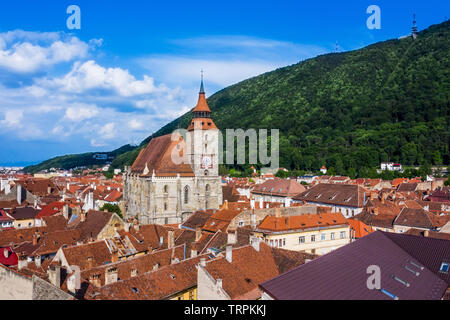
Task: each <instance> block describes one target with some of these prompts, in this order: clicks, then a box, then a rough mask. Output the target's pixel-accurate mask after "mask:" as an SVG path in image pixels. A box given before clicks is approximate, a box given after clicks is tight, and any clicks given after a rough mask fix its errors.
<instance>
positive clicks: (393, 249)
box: [260, 231, 450, 300]
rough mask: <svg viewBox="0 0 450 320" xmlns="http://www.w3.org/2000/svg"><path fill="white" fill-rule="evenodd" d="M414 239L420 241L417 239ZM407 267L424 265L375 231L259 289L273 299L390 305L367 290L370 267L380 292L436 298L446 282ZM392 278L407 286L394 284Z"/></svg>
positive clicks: (380, 295)
mask: <svg viewBox="0 0 450 320" xmlns="http://www.w3.org/2000/svg"><path fill="white" fill-rule="evenodd" d="M397 236H398V237H405V236H404V235H397ZM406 237H413V236H406ZM417 239H419V240H418V241H420V240H424V238H420V237H417ZM431 240H436V239H431ZM401 241H402V240H398V241H397V242H401ZM403 241H406V242H407V241H408V240H407V239H406V240H403ZM439 241H445V240H439ZM410 246H412V247H413V248H414V250H415V247H417V246H418V244H417V243H411V244H410ZM448 247H449V248H450V246H448ZM414 250H413V249H411V250H410V252H412V251H414ZM427 250H428V249H427ZM423 251H426V250H423ZM431 252H433V250H430V255H433V254H432V253H431ZM435 254H436V253H435ZM411 262H413V263H414V264H415V265H419V266H424V263H422V262H421V261H419V260H418V259H416V258H415V257H413V256H411V255H410V254H409V252H407V251H406V250H404V249H402V248H401V247H400V246H398V245H397V243H396V242H394V241H393V240H392V239H391V238H390V237H389V236H388V233H384V232H381V231H377V232H374V233H371V234H369V235H367V236H365V237H363V238H361V239H359V240H356V241H354V242H352V243H350V244H348V245H346V246H344V247H341V248H339V249H336V250H334V251H332V252H330V253H328V254H326V255H324V256H321V257H319V258H317V259H315V260H312V261H310V262H308V263H306V264H304V265H301V266H299V267H297V268H295V269H293V270H291V271H289V272H286V273H284V274H282V275H280V276H278V277H275V278H273V279H271V280H269V281H266V282H264V283H262V284H261V285H260V287H261V288H262V289H263V290H264V291H265V292H267V293H268V294H269V295H270V296H272V297H273V298H275V299H279V300H392V298H391V297H390V296H388V295H387V294H385V293H383V292H382V291H381V290H377V289H374V290H369V289H368V288H367V279H368V276H369V275H368V273H367V268H368V267H369V266H372V265H376V266H379V267H380V269H381V286H382V289H384V290H387V291H388V292H390V293H391V294H393V295H395V296H397V297H398V298H399V299H401V300H416V299H419V300H438V299H441V298H442V297H443V295H444V294H445V292H446V289H447V283H446V282H445V281H444V280H442V279H441V278H439V277H438V276H437V275H436V274H435V273H433V272H432V271H430V270H429V269H428V268H427V267H426V266H424V268H423V270H420V269H419V268H418V267H417V266H415V265H414V264H412V263H411ZM405 266H407V267H408V268H409V269H411V270H414V271H418V272H420V274H419V276H416V274H414V273H412V272H410V271H408V270H407V269H406V268H405ZM394 276H396V277H398V278H399V279H401V280H403V281H406V282H407V283H409V284H410V286H409V287H407V286H405V285H404V284H402V283H401V282H399V281H397V280H395V279H394V278H393V277H394Z"/></svg>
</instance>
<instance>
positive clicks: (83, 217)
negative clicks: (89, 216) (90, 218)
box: [80, 211, 86, 222]
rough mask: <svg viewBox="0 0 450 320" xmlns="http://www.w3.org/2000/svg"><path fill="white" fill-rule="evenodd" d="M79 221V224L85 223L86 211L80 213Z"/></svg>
mask: <svg viewBox="0 0 450 320" xmlns="http://www.w3.org/2000/svg"><path fill="white" fill-rule="evenodd" d="M80 221H81V222H85V221H86V211H81V215H80Z"/></svg>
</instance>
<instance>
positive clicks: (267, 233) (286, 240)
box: [255, 212, 350, 255]
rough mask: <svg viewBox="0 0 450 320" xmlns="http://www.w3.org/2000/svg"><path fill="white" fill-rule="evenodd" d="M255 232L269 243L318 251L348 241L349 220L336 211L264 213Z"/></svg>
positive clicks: (278, 246)
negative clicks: (294, 214) (295, 214)
mask: <svg viewBox="0 0 450 320" xmlns="http://www.w3.org/2000/svg"><path fill="white" fill-rule="evenodd" d="M255 235H256V236H258V237H260V238H261V239H262V240H263V241H264V242H266V243H267V244H268V245H270V246H271V247H277V248H283V249H287V250H294V251H306V252H309V253H313V254H319V255H323V254H326V253H328V252H330V251H333V250H335V249H337V248H339V247H341V246H343V245H345V244H347V243H349V242H350V229H349V223H348V221H347V219H345V217H344V216H343V215H342V214H341V213H339V212H323V213H316V214H301V215H297V216H285V217H282V216H266V217H265V219H264V220H263V221H262V222H261V223H260V224H259V225H258V227H257V228H256V230H255Z"/></svg>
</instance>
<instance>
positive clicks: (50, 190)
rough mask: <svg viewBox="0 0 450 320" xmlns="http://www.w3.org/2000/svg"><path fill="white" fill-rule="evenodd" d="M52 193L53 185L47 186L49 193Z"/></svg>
mask: <svg viewBox="0 0 450 320" xmlns="http://www.w3.org/2000/svg"><path fill="white" fill-rule="evenodd" d="M50 193H52V187H50V186H48V187H47V194H50Z"/></svg>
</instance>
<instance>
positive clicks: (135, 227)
mask: <svg viewBox="0 0 450 320" xmlns="http://www.w3.org/2000/svg"><path fill="white" fill-rule="evenodd" d="M133 227H134V230H136V231H139V222H137V221H136V222H135V223H134V225H133Z"/></svg>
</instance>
